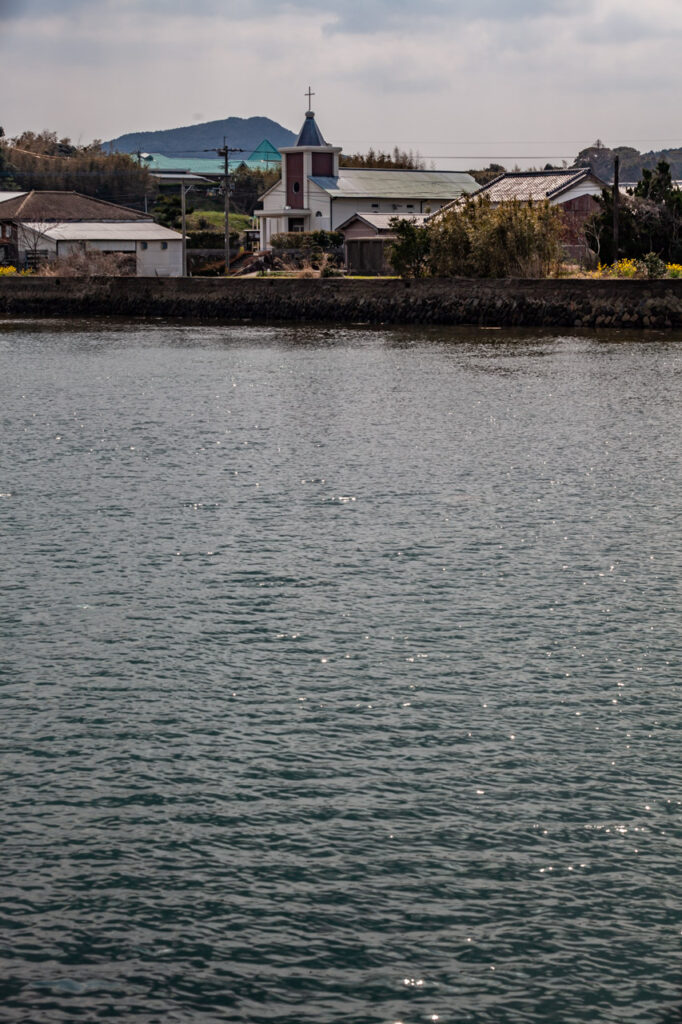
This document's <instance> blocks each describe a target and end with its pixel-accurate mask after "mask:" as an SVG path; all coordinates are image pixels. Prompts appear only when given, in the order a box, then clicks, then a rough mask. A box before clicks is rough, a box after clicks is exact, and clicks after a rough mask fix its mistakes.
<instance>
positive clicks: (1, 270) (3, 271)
mask: <svg viewBox="0 0 682 1024" xmlns="http://www.w3.org/2000/svg"><path fill="white" fill-rule="evenodd" d="M16 272H17V268H16V267H0V277H14V276H15V274H16Z"/></svg>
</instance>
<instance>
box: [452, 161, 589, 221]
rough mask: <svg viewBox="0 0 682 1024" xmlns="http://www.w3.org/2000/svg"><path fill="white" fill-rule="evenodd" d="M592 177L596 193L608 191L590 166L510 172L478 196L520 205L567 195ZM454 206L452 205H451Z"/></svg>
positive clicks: (494, 201)
mask: <svg viewBox="0 0 682 1024" xmlns="http://www.w3.org/2000/svg"><path fill="white" fill-rule="evenodd" d="M586 178H590V179H592V180H593V181H594V185H595V191H598V190H599V189H602V188H606V182H605V181H602V180H601V178H598V177H597V176H596V175H595V174H593V173H592V171H591V170H590V168H589V167H567V168H566V169H565V170H564V169H562V170H557V171H507V172H505V173H504V174H500V175H499V176H498V177H497V178H493V180H492V181H489V182H488V184H487V185H482V186H481V187H480V188H479V189H478V190H477V191H476V192H474V196H475V197H476V198H478V197H479V196H485V197H486V198H487V199H489V200H490V202H491V203H502V202H505V201H509V200H513V199H516V200H517V201H518V202H524V203H527V202H530V201H531V200H532V201H533V202H542V200H544V199H553V198H555V197H556V196H559V195H561V193H562V192H566V191H567V190H568V189H569V188H573V187H574V186H575V185H577V184H579V183H580V182H582V181H584V180H585V179H586ZM449 205H450V204H449ZM448 208H449V206H444V207H443V209H442V210H439V211H438V213H437V214H434V220H435V219H436V218H437V217H438V216H439V215H441V214H443V213H446V212H447V210H448Z"/></svg>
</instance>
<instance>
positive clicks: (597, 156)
mask: <svg viewBox="0 0 682 1024" xmlns="http://www.w3.org/2000/svg"><path fill="white" fill-rule="evenodd" d="M615 156H619V157H620V180H621V181H623V182H627V181H639V179H640V178H641V177H642V170H643V169H644V168H646V169H647V170H650V171H652V170H653V169H654V168H655V167H656V166H657V164H658V162H659V160H665V162H666V163H668V164H670V170H671V173H672V176H673V178H675V179H680V178H682V148H676V149H660V150H651V151H649V152H648V153H640V152H639V150H637V149H633V148H632V147H631V146H616V147H615V148H614V149H609V148H608V146H604V145H602V144H595V145H594V146H589V147H588V148H587V149H583V150H581V152H580V153H578V156H577V157H576V161H575V162H576V165H577V166H579V167H588V166H589V167H591V168H592V170H593V171H594V173H595V174H597V175H598V176H599V177H600V178H603V179H604V181H613V158H614V157H615Z"/></svg>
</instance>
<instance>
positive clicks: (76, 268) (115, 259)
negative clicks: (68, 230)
mask: <svg viewBox="0 0 682 1024" xmlns="http://www.w3.org/2000/svg"><path fill="white" fill-rule="evenodd" d="M135 269H136V268H135V255H134V254H131V253H127V252H98V251H97V250H96V249H85V250H83V249H81V250H79V251H77V252H72V253H70V254H69V255H68V256H64V257H62V258H61V259H58V260H53V261H52V262H50V263H42V264H41V265H40V266H39V267H38V269H37V270H36V272H35V273H36V275H37V276H38V277H134V276H135Z"/></svg>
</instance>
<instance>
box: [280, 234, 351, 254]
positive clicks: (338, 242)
mask: <svg viewBox="0 0 682 1024" xmlns="http://www.w3.org/2000/svg"><path fill="white" fill-rule="evenodd" d="M342 245H343V235H342V234H341V232H340V231H282V232H280V233H279V234H278V235H273V236H272V247H273V249H297V250H298V251H299V252H306V251H310V250H312V249H318V250H319V249H321V250H322V252H330V250H332V249H338V248H340V246H342Z"/></svg>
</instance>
